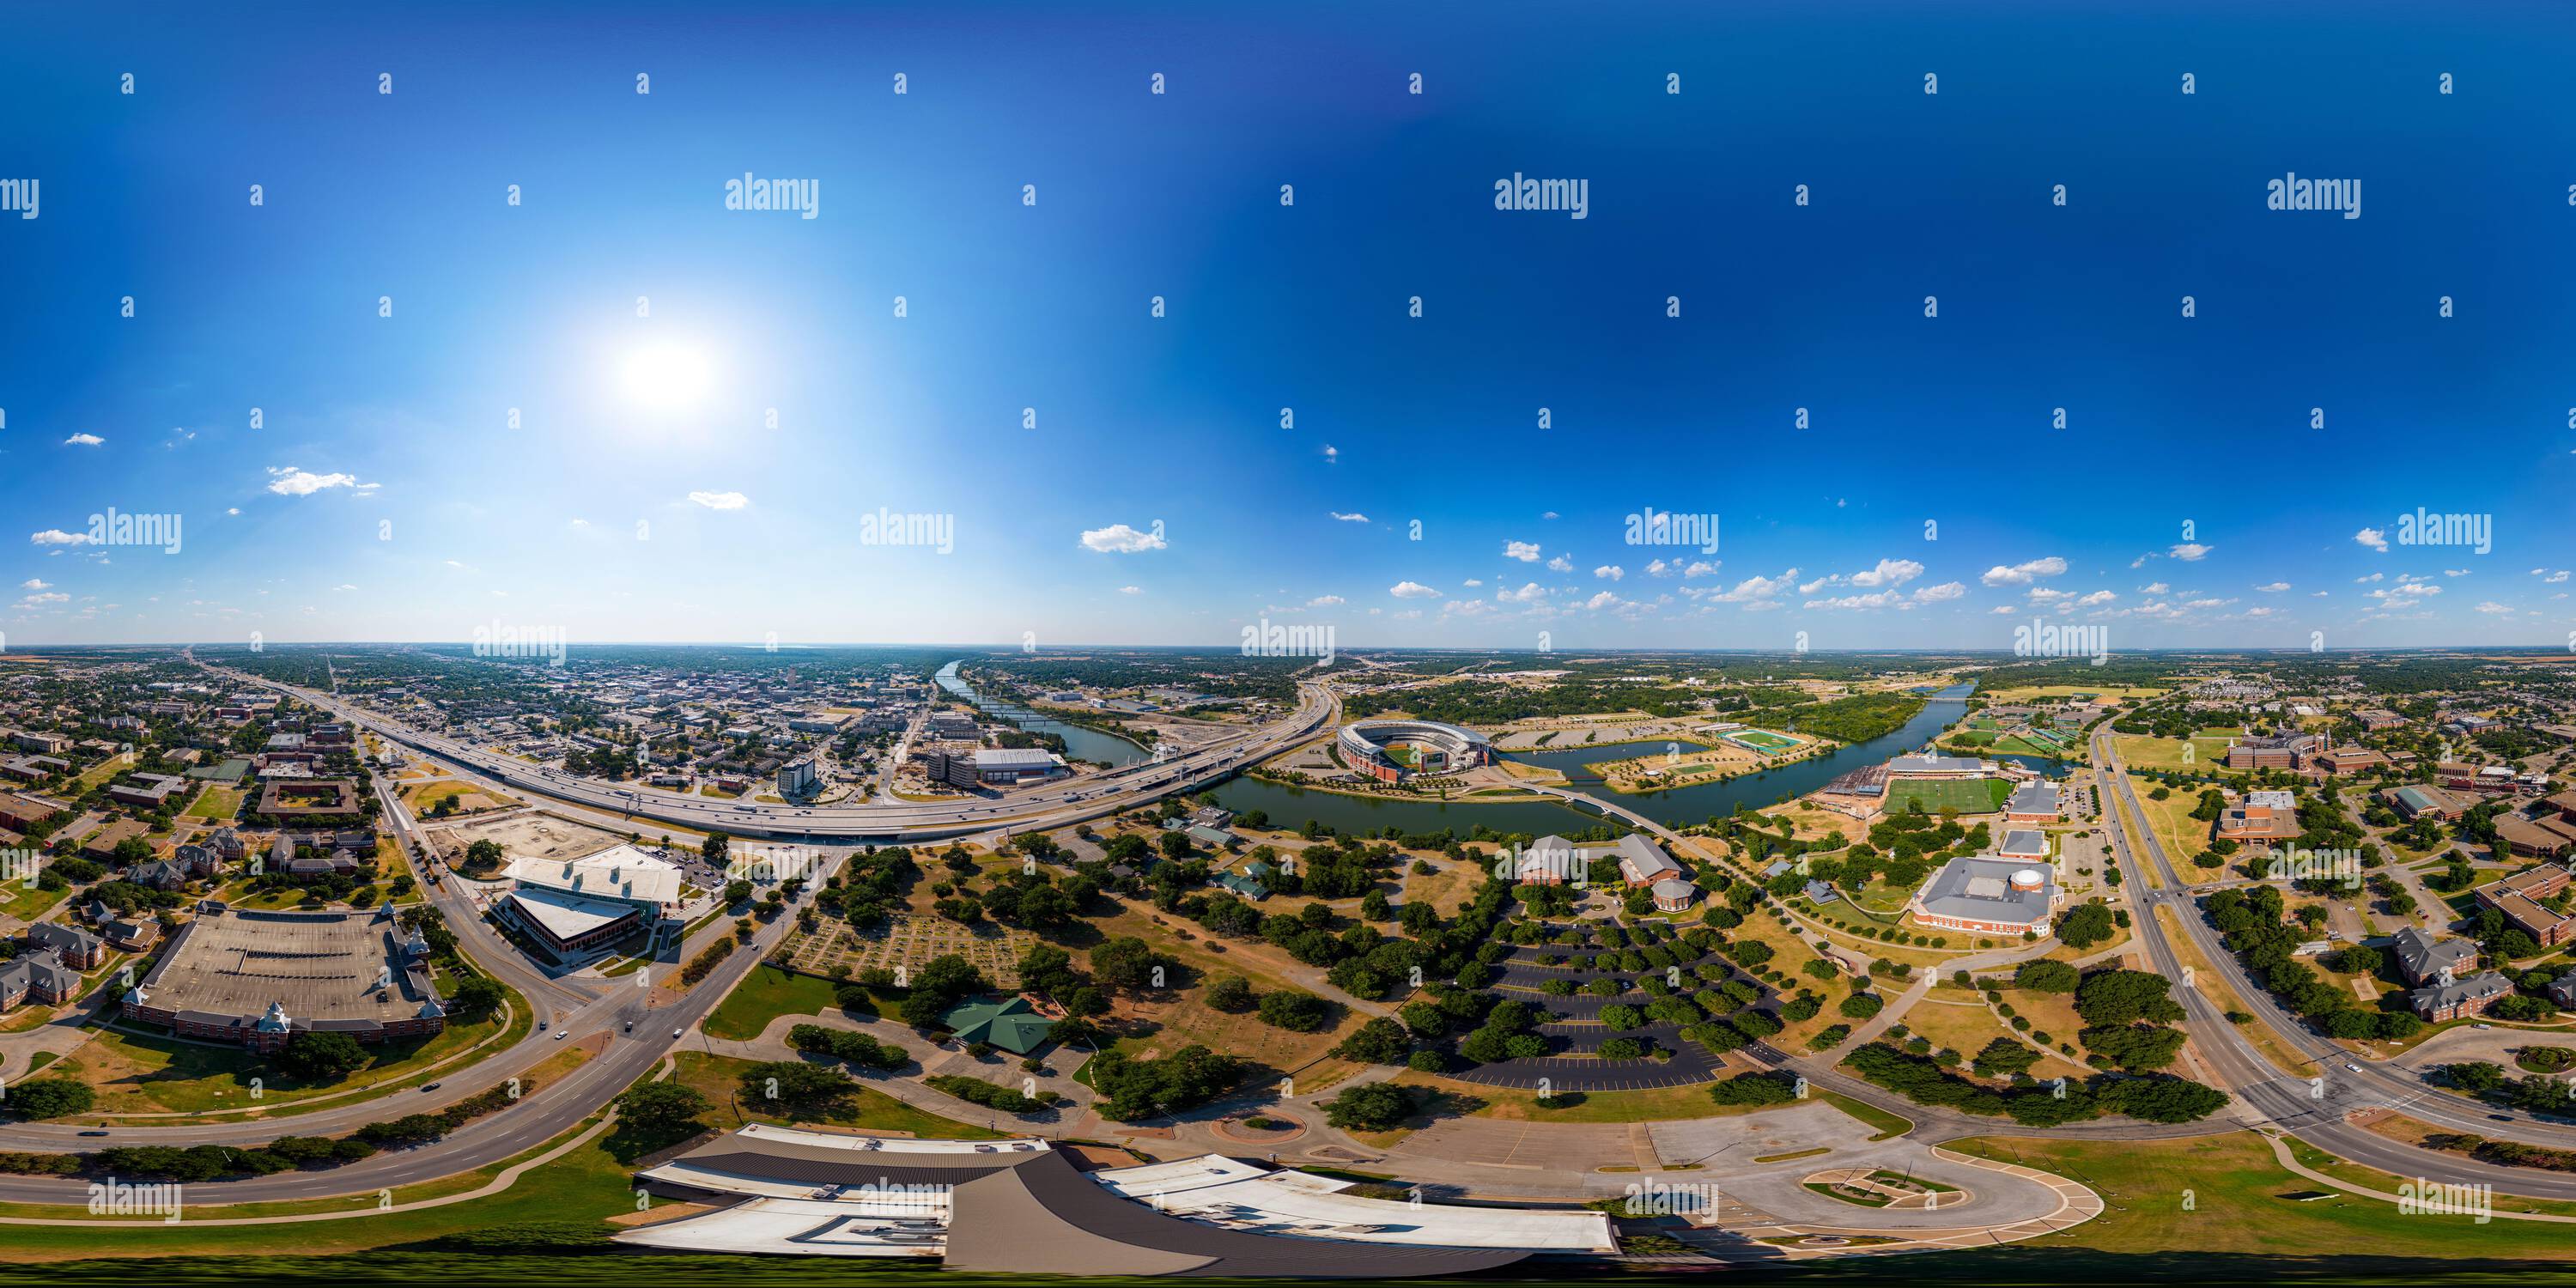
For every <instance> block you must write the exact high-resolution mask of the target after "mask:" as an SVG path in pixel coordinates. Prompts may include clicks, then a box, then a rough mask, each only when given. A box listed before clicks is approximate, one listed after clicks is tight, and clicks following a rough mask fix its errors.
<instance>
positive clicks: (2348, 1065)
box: [2343, 1060, 2361, 1073]
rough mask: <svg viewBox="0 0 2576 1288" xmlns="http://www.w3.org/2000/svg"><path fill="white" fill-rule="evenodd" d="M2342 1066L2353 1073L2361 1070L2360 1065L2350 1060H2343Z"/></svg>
mask: <svg viewBox="0 0 2576 1288" xmlns="http://www.w3.org/2000/svg"><path fill="white" fill-rule="evenodd" d="M2343 1067H2344V1068H2347V1069H2350V1070H2352V1071H2353V1072H2354V1073H2359V1072H2361V1066H2360V1065H2357V1064H2354V1063H2353V1062H2351V1061H2350V1060H2346V1061H2344V1064H2343Z"/></svg>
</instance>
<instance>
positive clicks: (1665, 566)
mask: <svg viewBox="0 0 2576 1288" xmlns="http://www.w3.org/2000/svg"><path fill="white" fill-rule="evenodd" d="M1681 570H1682V569H1681V565H1680V564H1671V563H1665V562H1664V561H1663V560H1661V559H1657V560H1654V561H1652V562H1650V563H1648V564H1647V565H1646V575H1647V576H1649V577H1670V576H1672V575H1673V574H1674V573H1677V572H1680V571H1681Z"/></svg>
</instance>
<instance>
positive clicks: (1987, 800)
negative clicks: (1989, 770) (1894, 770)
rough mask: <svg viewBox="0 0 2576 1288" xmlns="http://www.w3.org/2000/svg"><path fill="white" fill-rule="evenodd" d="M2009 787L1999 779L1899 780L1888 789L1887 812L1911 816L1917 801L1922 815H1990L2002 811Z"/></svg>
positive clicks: (1891, 783) (1888, 786)
mask: <svg viewBox="0 0 2576 1288" xmlns="http://www.w3.org/2000/svg"><path fill="white" fill-rule="evenodd" d="M2011 794H2012V784H2010V783H2007V782H2005V781H2004V780H2003V779H2000V778H1900V779H1896V780H1894V781H1892V782H1890V783H1889V784H1888V785H1887V812H1888V813H1890V814H1904V813H1910V812H1911V811H1912V809H1913V804H1912V803H1913V802H1916V801H1920V802H1922V805H1923V812H1924V813H1926V814H1938V813H1940V812H1941V811H1942V810H1945V809H1954V810H1957V811H1958V812H1960V813H1962V814H1992V813H1994V812H1996V811H1998V810H2000V809H2002V808H2003V807H2004V798H2005V797H2007V796H2010V795H2011Z"/></svg>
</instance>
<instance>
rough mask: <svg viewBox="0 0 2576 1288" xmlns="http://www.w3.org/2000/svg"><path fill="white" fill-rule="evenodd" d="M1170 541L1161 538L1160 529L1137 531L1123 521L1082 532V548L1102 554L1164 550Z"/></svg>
mask: <svg viewBox="0 0 2576 1288" xmlns="http://www.w3.org/2000/svg"><path fill="white" fill-rule="evenodd" d="M1170 545H1171V543H1170V542H1167V541H1165V540H1163V534H1162V532H1161V531H1160V530H1157V531H1153V532H1138V531H1137V530H1135V529H1134V528H1131V527H1128V526H1127V525H1126V524H1123V523H1113V524H1110V525H1109V526H1108V527H1105V528H1092V529H1088V530H1086V531H1085V532H1084V533H1083V534H1082V548H1083V549H1085V550H1090V551H1093V552H1096V553H1099V554H1104V555H1132V554H1141V553H1143V552H1145V551H1147V550H1164V549H1168V548H1170Z"/></svg>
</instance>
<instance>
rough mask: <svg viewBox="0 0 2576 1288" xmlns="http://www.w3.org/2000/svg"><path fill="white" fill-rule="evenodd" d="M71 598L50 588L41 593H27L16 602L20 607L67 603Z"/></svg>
mask: <svg viewBox="0 0 2576 1288" xmlns="http://www.w3.org/2000/svg"><path fill="white" fill-rule="evenodd" d="M71 600H72V597H71V596H69V595H66V594H64V593H63V592H61V591H59V590H50V591H46V592H45V593H43V594H41V595H29V596H27V597H26V598H25V599H22V600H19V601H18V603H19V605H20V606H21V607H33V606H35V605H38V604H68V603H70V602H71Z"/></svg>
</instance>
